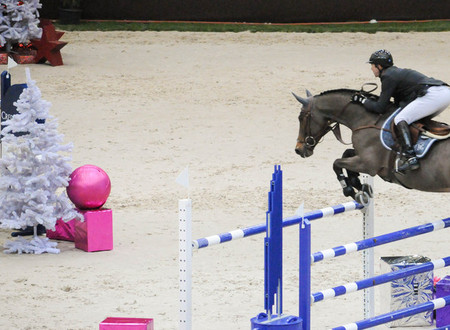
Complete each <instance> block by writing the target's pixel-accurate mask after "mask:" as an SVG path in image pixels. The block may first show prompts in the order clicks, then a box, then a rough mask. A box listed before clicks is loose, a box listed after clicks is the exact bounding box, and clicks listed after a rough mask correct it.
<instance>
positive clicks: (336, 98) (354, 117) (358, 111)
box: [318, 95, 378, 130]
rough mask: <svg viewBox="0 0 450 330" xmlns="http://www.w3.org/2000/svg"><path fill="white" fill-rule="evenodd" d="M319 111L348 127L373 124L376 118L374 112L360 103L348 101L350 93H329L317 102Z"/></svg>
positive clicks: (354, 127) (353, 127)
mask: <svg viewBox="0 0 450 330" xmlns="http://www.w3.org/2000/svg"><path fill="white" fill-rule="evenodd" d="M318 106H319V108H320V111H321V112H322V113H323V114H324V115H325V116H326V117H327V118H328V119H331V120H333V121H336V122H338V123H340V124H342V125H344V126H347V127H348V128H350V129H352V130H353V129H356V128H358V127H361V126H364V125H373V124H375V122H376V121H377V119H378V116H377V115H376V114H373V113H370V112H368V111H366V110H365V109H364V107H363V106H362V105H361V104H358V103H352V102H350V95H330V97H327V99H325V97H324V100H323V102H319V104H318Z"/></svg>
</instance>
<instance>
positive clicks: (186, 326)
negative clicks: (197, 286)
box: [178, 199, 192, 330]
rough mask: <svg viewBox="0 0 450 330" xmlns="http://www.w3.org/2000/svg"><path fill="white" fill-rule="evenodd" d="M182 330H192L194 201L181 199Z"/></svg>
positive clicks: (179, 202)
mask: <svg viewBox="0 0 450 330" xmlns="http://www.w3.org/2000/svg"><path fill="white" fill-rule="evenodd" d="M178 209H179V230H180V233H179V243H180V244H179V245H180V251H179V254H180V260H179V262H180V330H191V329H192V201H191V200H190V199H180V200H179V201H178Z"/></svg>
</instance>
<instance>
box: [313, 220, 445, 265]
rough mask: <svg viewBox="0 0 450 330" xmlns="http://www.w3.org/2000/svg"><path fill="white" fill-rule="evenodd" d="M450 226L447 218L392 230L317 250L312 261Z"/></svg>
mask: <svg viewBox="0 0 450 330" xmlns="http://www.w3.org/2000/svg"><path fill="white" fill-rule="evenodd" d="M448 227H450V218H446V219H443V220H439V221H436V222H430V223H427V224H425V225H420V226H415V227H411V228H407V229H403V230H399V231H396V232H392V233H389V234H384V235H380V236H376V237H372V238H369V239H365V240H361V241H358V242H354V243H349V244H346V245H341V246H338V247H334V248H332V249H328V250H323V251H319V252H315V253H313V254H312V255H311V262H312V263H315V262H318V261H321V260H325V259H330V258H334V257H338V256H342V255H345V254H348V253H351V252H356V251H361V250H364V249H368V248H371V247H374V246H379V245H383V244H387V243H391V242H395V241H399V240H402V239H405V238H409V237H414V236H418V235H422V234H426V233H430V232H433V231H437V230H441V229H444V228H448Z"/></svg>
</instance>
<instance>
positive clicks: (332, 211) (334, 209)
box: [192, 201, 364, 249]
mask: <svg viewBox="0 0 450 330" xmlns="http://www.w3.org/2000/svg"><path fill="white" fill-rule="evenodd" d="M363 208H364V206H363V205H361V204H359V203H357V202H354V201H352V202H347V203H343V204H338V205H335V206H331V207H325V208H323V209H320V210H315V211H311V212H308V213H305V215H304V218H305V219H308V220H309V221H312V220H316V219H321V218H325V217H329V216H333V215H336V214H340V213H344V212H347V211H354V210H361V209H363ZM300 220H301V218H300V217H298V216H293V217H288V218H286V219H284V220H283V228H284V227H288V226H293V225H296V224H299V223H300ZM265 232H266V224H265V223H262V224H259V225H256V226H252V227H247V228H243V229H236V230H233V231H229V232H227V233H222V234H218V235H213V236H208V237H204V238H199V239H196V240H194V241H193V242H192V246H193V247H194V248H195V249H201V248H205V247H207V246H211V245H217V244H221V243H225V242H229V241H232V240H236V239H240V238H244V237H248V236H252V235H257V234H261V233H265Z"/></svg>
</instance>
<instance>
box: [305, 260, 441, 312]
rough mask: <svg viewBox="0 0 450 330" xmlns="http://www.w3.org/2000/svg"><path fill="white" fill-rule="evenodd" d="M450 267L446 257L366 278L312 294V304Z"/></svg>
mask: <svg viewBox="0 0 450 330" xmlns="http://www.w3.org/2000/svg"><path fill="white" fill-rule="evenodd" d="M449 265H450V257H445V258H442V259H436V260H433V261H430V262H425V263H423V264H420V265H417V266H411V267H406V268H403V269H399V270H396V271H394V272H390V273H386V274H382V275H378V276H374V277H370V278H365V279H363V280H360V281H356V282H352V283H348V284H345V285H340V286H337V287H334V288H332V289H327V290H324V291H320V292H316V293H313V294H311V302H312V303H315V302H318V301H322V300H325V299H328V298H333V297H337V296H342V295H344V294H347V293H350V292H356V291H359V290H363V289H367V288H371V287H373V286H376V285H380V284H383V283H387V282H392V281H395V280H398V279H400V278H404V277H408V276H411V275H415V274H420V273H425V272H428V271H432V270H434V269H440V268H444V267H448V266H449Z"/></svg>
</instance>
